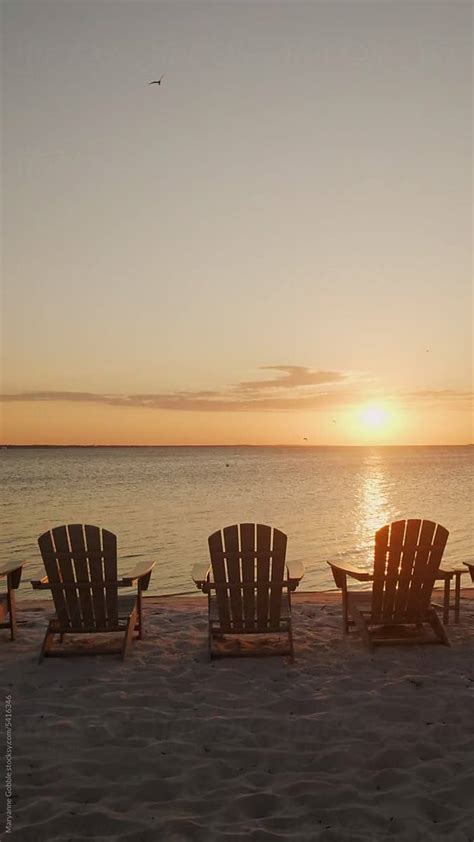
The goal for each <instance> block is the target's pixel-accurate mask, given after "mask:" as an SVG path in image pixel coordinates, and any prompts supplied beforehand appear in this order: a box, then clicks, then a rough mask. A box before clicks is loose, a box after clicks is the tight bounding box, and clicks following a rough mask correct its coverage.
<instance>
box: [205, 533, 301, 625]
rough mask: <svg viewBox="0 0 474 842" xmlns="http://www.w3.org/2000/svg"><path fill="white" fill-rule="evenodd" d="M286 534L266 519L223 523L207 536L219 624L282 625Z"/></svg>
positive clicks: (285, 583)
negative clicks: (265, 520)
mask: <svg viewBox="0 0 474 842" xmlns="http://www.w3.org/2000/svg"><path fill="white" fill-rule="evenodd" d="M286 544H287V537H286V535H285V534H284V533H283V532H280V530H278V529H274V530H272V528H271V527H270V526H266V525H264V524H253V523H242V524H234V525H232V526H227V527H225V528H224V529H223V530H222V531H218V532H214V533H213V534H212V535H211V536H210V537H209V551H210V556H211V564H212V578H213V582H212V588H213V590H215V592H216V604H217V610H218V615H219V623H220V626H221V629H222V630H223V631H225V629H228V631H229V632H230V631H233V632H238V631H241V632H243V633H245V632H246V631H248V632H258V631H261V632H265V631H270V630H274V629H275V628H278V626H279V623H280V620H281V606H282V595H283V588H284V587H285V585H287V582H286V580H285V558H286Z"/></svg>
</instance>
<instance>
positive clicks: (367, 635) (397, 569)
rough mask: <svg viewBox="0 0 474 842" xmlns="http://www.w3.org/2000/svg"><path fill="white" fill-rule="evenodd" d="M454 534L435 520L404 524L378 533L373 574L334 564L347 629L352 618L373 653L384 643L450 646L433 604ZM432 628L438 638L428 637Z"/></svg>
mask: <svg viewBox="0 0 474 842" xmlns="http://www.w3.org/2000/svg"><path fill="white" fill-rule="evenodd" d="M448 535H449V532H448V530H447V529H445V528H444V526H440V525H439V524H436V523H433V521H430V520H415V519H411V520H399V521H396V522H394V523H390V524H388V525H387V526H383V527H382V528H381V529H379V530H378V531H377V532H376V533H375V554H374V569H373V573H369V572H368V571H366V570H365V571H364V570H360V569H359V568H357V567H354V566H353V565H350V564H343V563H339V562H333V561H330V562H328V564H329V565H330V566H331V568H332V572H333V576H334V580H335V582H336V585H337V587H339V588H341V589H342V607H343V619H344V630H345V631H346V632H347V631H348V624H349V615H351V616H352V619H353V621H354V623H355V625H356V627H357V628H358V630H359V631H360V633H361V636H362V638H363V640H364V642H365V643H366V644H367V645H368V646H369V647H370V648H371V647H372V646H375V645H381V644H384V643H390V644H393V643H428V642H434V643H444V644H446V645H449V641H448V637H447V635H446V631H445V628H444V626H443V624H442V622H441V620H440V619H439V617H438V615H437V613H436V611H435V609H434V607H433V606H432V605H431V604H430V601H431V594H432V590H433V585H434V582H435V579H436V577H437V575H438V570H439V565H440V562H441V558H442V556H443V552H444V548H445V546H446V541H447V540H448ZM347 577H351V578H353V579H357V580H358V581H372V582H373V585H372V591H371V592H369V593H363V592H361V591H349V590H348V589H347ZM426 624H428V625H429V626H430V627H431V629H432V631H433V632H434V636H433V635H430V637H429V638H428V639H427V638H426V635H425V630H426Z"/></svg>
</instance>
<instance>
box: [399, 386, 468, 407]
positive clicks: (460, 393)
mask: <svg viewBox="0 0 474 842" xmlns="http://www.w3.org/2000/svg"><path fill="white" fill-rule="evenodd" d="M402 397H403V399H404V400H407V401H409V402H412V403H418V404H420V403H421V404H426V405H429V404H433V405H437V406H440V405H441V406H443V407H444V408H445V409H463V408H468V407H469V406H471V407H472V405H473V398H474V395H473V393H472V392H471V391H468V390H462V389H420V390H419V391H417V392H407V393H405V394H404V395H402Z"/></svg>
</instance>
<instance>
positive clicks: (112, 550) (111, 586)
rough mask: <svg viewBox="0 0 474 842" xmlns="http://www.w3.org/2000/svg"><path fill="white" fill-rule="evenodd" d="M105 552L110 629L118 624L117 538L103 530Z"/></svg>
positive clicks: (105, 577) (107, 607) (105, 576)
mask: <svg viewBox="0 0 474 842" xmlns="http://www.w3.org/2000/svg"><path fill="white" fill-rule="evenodd" d="M102 547H103V550H104V561H103V563H104V579H105V581H106V583H107V584H106V586H105V603H106V609H107V625H108V626H109V628H112V627H113V626H116V625H117V624H118V584H117V575H118V573H117V536H116V535H114V534H113V532H108V531H107V529H103V530H102Z"/></svg>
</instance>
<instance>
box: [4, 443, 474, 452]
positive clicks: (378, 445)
mask: <svg viewBox="0 0 474 842" xmlns="http://www.w3.org/2000/svg"><path fill="white" fill-rule="evenodd" d="M99 447H107V448H114V447H115V448H123V447H130V448H158V447H223V448H224V447H295V448H296V447H299V448H301V449H302V450H305V449H306V450H308V449H310V448H315V447H325V448H329V447H474V442H463V443H462V444H445V443H443V442H440V443H439V444H386V443H377V444H284V443H280V444H239V443H235V444H40V443H36V444H8V443H6V444H0V449H1V450H9V449H14V448H15V449H21V448H22V449H26V448H42V449H47V448H56V449H58V448H62V449H66V448H76V449H77V448H99Z"/></svg>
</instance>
